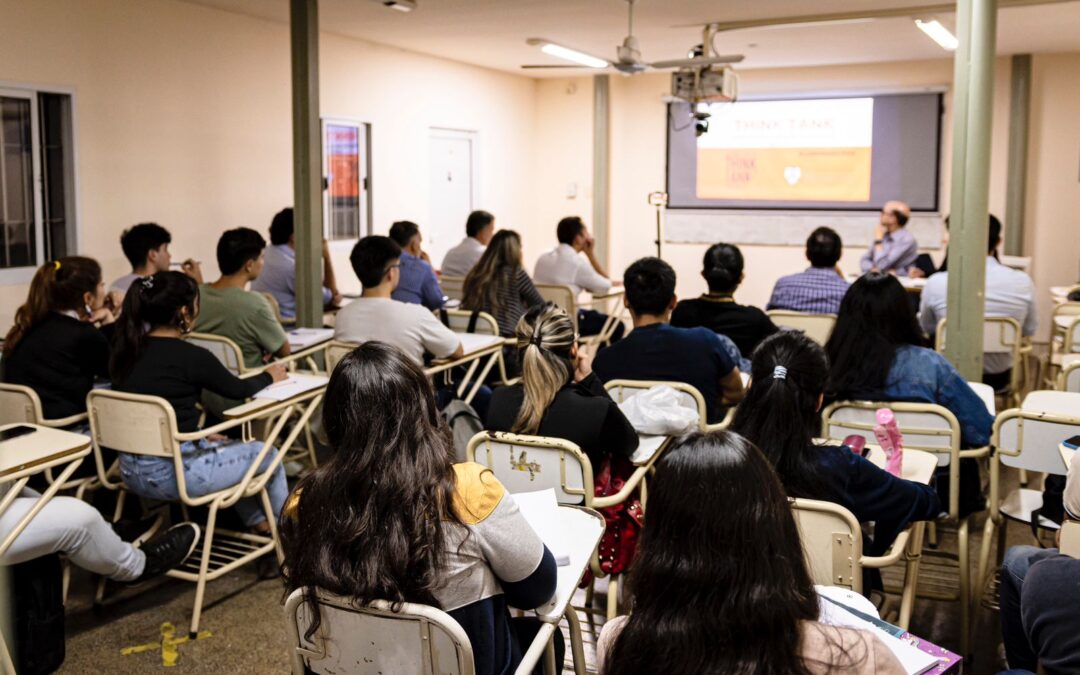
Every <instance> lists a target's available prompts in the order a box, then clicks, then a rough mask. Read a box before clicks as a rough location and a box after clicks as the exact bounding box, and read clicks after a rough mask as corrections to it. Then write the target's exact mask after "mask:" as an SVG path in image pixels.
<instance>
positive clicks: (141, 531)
mask: <svg viewBox="0 0 1080 675" xmlns="http://www.w3.org/2000/svg"><path fill="white" fill-rule="evenodd" d="M164 520H165V519H164V518H162V517H161V514H160V513H159V514H158V515H156V516H150V517H149V518H141V519H139V520H121V521H120V522H119V523H113V525H112V529H113V532H115V533H116V534H117V536H119V537H120V539H122V540H123V541H126V542H127V543H129V544H131V545H132V546H140V545H141V544H142V543H143V542H144V541H147V540H149V539H150V537H152V536H154V535H155V534H157V531H158V529H160V528H161V524H162V523H163V522H164Z"/></svg>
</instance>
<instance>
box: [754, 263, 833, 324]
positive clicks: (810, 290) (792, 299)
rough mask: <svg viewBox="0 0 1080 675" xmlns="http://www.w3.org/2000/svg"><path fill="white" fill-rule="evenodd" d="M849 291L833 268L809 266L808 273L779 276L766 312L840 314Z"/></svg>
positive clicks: (806, 271)
mask: <svg viewBox="0 0 1080 675" xmlns="http://www.w3.org/2000/svg"><path fill="white" fill-rule="evenodd" d="M847 290H848V282H847V281H845V280H844V279H843V278H842V277H841V276H840V275H839V274H837V273H836V270H835V269H833V268H831V267H808V268H806V270H805V271H802V272H798V273H796V274H789V275H787V276H786V277H780V279H778V280H777V282H776V286H774V287H773V292H772V297H771V298H769V304H768V305H766V307H765V308H766V309H786V310H788V311H791V312H807V313H809V314H837V313H839V311H840V301H841V300H843V299H844V295H845V294H846V293H847Z"/></svg>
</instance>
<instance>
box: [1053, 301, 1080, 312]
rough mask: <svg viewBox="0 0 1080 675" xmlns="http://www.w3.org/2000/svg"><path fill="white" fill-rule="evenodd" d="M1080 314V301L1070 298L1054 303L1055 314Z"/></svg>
mask: <svg viewBox="0 0 1080 675" xmlns="http://www.w3.org/2000/svg"><path fill="white" fill-rule="evenodd" d="M1077 314H1080V302H1077V301H1076V300H1068V301H1065V302H1062V303H1059V304H1057V305H1054V316H1076V315H1077Z"/></svg>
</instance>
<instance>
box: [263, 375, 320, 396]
mask: <svg viewBox="0 0 1080 675" xmlns="http://www.w3.org/2000/svg"><path fill="white" fill-rule="evenodd" d="M329 381H330V378H328V377H326V376H324V375H305V374H302V373H293V374H291V375H289V377H288V378H286V379H284V380H282V381H281V382H275V383H274V384H271V385H270V386H269V387H266V388H265V389H261V390H259V391H257V392H255V395H254V396H252V398H261V399H269V400H271V401H285V400H287V399H290V398H292V397H294V396H299V395H300V394H303V393H306V392H309V391H311V390H312V389H318V388H319V387H324V386H326V383H327V382H329Z"/></svg>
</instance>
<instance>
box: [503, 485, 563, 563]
mask: <svg viewBox="0 0 1080 675" xmlns="http://www.w3.org/2000/svg"><path fill="white" fill-rule="evenodd" d="M514 502H515V503H516V504H517V506H518V509H519V510H520V511H521V515H523V516H525V520H527V521H529V525H531V526H532V529H533V530H535V531H536V534H538V535H540V539H541V540H543V542H544V543H545V544H546V545H547V547H548V550H549V551H551V555H553V556H555V564H556V565H558V566H559V567H565V566H566V565H569V564H570V548H569V547H568V546H567V544H566V538H565V536H564V532H563V527H562V525H561V523H560V518H559V502H558V501H556V499H555V490H552V489H550V488H549V489H547V490H539V491H537V492H519V493H517V494H515V495H514Z"/></svg>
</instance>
